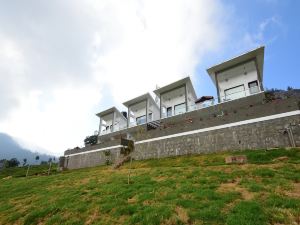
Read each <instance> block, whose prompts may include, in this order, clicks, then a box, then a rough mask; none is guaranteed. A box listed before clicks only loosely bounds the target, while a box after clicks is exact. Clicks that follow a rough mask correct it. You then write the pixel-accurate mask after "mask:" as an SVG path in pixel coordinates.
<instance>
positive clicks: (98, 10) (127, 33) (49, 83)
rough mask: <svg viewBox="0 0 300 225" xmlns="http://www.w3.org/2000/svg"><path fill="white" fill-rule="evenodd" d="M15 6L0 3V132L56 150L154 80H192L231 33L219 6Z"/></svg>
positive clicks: (193, 1)
mask: <svg viewBox="0 0 300 225" xmlns="http://www.w3.org/2000/svg"><path fill="white" fill-rule="evenodd" d="M1 4H4V3H1ZM15 6H16V4H12V3H10V2H9V3H5V5H3V7H0V8H2V9H3V10H0V21H2V22H0V26H1V25H3V26H2V27H3V29H2V30H0V37H2V38H4V37H5V40H6V42H1V43H2V46H1V47H3V46H4V47H5V48H4V49H6V50H5V51H2V53H0V59H1V62H0V87H1V90H2V92H3V93H1V96H2V97H1V96H0V107H1V108H3V106H4V105H5V104H6V105H9V106H10V108H9V107H7V109H8V110H6V112H7V113H6V114H5V115H4V113H3V115H2V114H0V130H1V131H3V132H7V133H9V134H11V135H13V136H15V137H17V138H19V139H21V140H25V142H27V143H32V145H34V146H40V147H41V148H43V149H46V151H48V152H53V153H56V154H62V153H63V150H65V149H66V148H68V147H74V146H76V145H80V144H81V143H82V140H83V139H84V137H85V136H86V135H89V134H91V133H93V131H94V130H95V129H97V127H98V120H97V118H96V117H95V116H94V114H95V113H96V112H97V110H102V109H104V108H105V107H109V106H112V105H117V106H119V107H120V106H121V103H122V102H123V101H125V100H128V99H130V98H132V97H135V96H136V95H140V94H143V93H145V92H147V91H152V90H153V89H154V88H155V86H156V84H158V85H159V86H162V85H164V84H167V83H169V82H172V81H175V80H176V79H179V78H181V77H184V76H187V75H192V76H194V79H197V77H195V75H196V74H195V73H196V71H195V69H196V66H197V65H198V64H199V63H200V62H201V59H202V57H203V56H204V55H205V54H206V53H208V52H211V51H216V50H218V49H219V48H220V46H221V45H222V43H223V40H224V38H225V37H226V35H227V33H226V31H227V24H226V22H225V21H224V19H223V18H225V17H227V16H226V10H225V8H224V6H223V5H222V4H221V3H220V2H219V1H217V0H202V1H198V0H189V1H181V0H164V1H161V0H160V1H158V0H151V1H146V0H140V1H138V0H136V1H134V0H128V1H124V0H122V1H121V0H116V1H108V0H107V1H97V0H88V1H79V0H78V1H65V2H61V1H50V2H47V3H45V2H44V3H38V4H37V3H36V1H28V2H26V4H24V3H18V10H16V8H15ZM14 10H16V12H15V11H14ZM7 12H11V14H9V13H7ZM1 49H2V48H1ZM3 82H6V84H5V85H1V84H3ZM2 94H3V95H2ZM3 96H4V97H3ZM8 103H9V104H8ZM5 107H6V106H5ZM3 112H4V110H3Z"/></svg>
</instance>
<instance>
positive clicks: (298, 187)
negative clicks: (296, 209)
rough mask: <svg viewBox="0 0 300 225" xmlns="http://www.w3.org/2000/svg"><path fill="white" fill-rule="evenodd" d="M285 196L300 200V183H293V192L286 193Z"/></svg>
mask: <svg viewBox="0 0 300 225" xmlns="http://www.w3.org/2000/svg"><path fill="white" fill-rule="evenodd" d="M284 194H285V195H287V196H289V197H292V198H300V183H293V188H292V190H290V191H286V192H284Z"/></svg>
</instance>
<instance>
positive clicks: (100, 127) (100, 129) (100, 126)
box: [98, 118, 102, 135]
mask: <svg viewBox="0 0 300 225" xmlns="http://www.w3.org/2000/svg"><path fill="white" fill-rule="evenodd" d="M101 131H102V118H100V125H99V134H98V135H101Z"/></svg>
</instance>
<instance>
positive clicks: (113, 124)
mask: <svg viewBox="0 0 300 225" xmlns="http://www.w3.org/2000/svg"><path fill="white" fill-rule="evenodd" d="M115 120H116V112H113V120H112V132H114V131H115Z"/></svg>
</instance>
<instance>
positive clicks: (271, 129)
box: [60, 47, 300, 169]
mask: <svg viewBox="0 0 300 225" xmlns="http://www.w3.org/2000/svg"><path fill="white" fill-rule="evenodd" d="M263 63H264V47H260V48H257V49H255V50H253V51H250V52H247V53H245V54H242V55H240V56H238V57H235V58H232V59H230V60H228V61H225V62H223V63H220V64H217V65H215V66H213V67H211V68H209V69H208V70H207V72H208V74H209V76H210V77H211V79H212V81H213V83H214V84H215V86H216V92H217V97H216V98H214V97H213V96H201V97H199V98H197V96H196V92H195V89H194V87H193V84H192V82H191V79H190V77H185V78H183V79H181V80H178V81H176V82H174V83H171V84H168V85H166V86H164V87H161V88H158V89H156V90H154V94H155V95H156V98H155V99H156V100H154V99H153V97H152V95H151V94H150V93H146V94H143V95H141V96H139V97H136V98H134V99H131V100H129V101H126V102H124V103H123V104H124V106H126V108H127V109H126V111H127V112H122V113H121V112H120V111H119V110H118V109H117V108H115V107H112V108H110V109H107V110H105V111H102V112H100V113H98V114H97V116H98V117H100V125H99V132H98V142H97V143H96V144H92V145H87V146H85V147H83V148H74V149H69V150H67V151H65V154H64V157H62V160H61V161H60V163H61V165H62V167H63V168H69V169H74V168H82V167H88V166H96V165H104V164H106V163H107V162H108V161H110V162H112V163H115V162H119V160H123V159H124V158H123V156H122V149H123V146H124V145H126V144H124V143H129V141H131V143H133V144H134V152H133V153H132V155H131V157H132V158H134V159H135V160H143V159H151V158H152V159H153V158H163V157H170V156H177V155H186V154H199V153H208V152H215V151H225V150H242V149H264V148H265V149H268V148H274V147H287V146H290V147H297V146H300V108H299V102H300V99H299V96H300V94H299V95H293V94H291V93H286V95H284V94H285V93H283V94H281V95H284V96H283V97H280V96H279V97H278V96H273V97H272V95H274V93H272V92H268V94H266V93H265V92H264V89H263ZM299 93H300V91H299ZM270 96H271V97H270ZM125 159H126V157H125Z"/></svg>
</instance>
